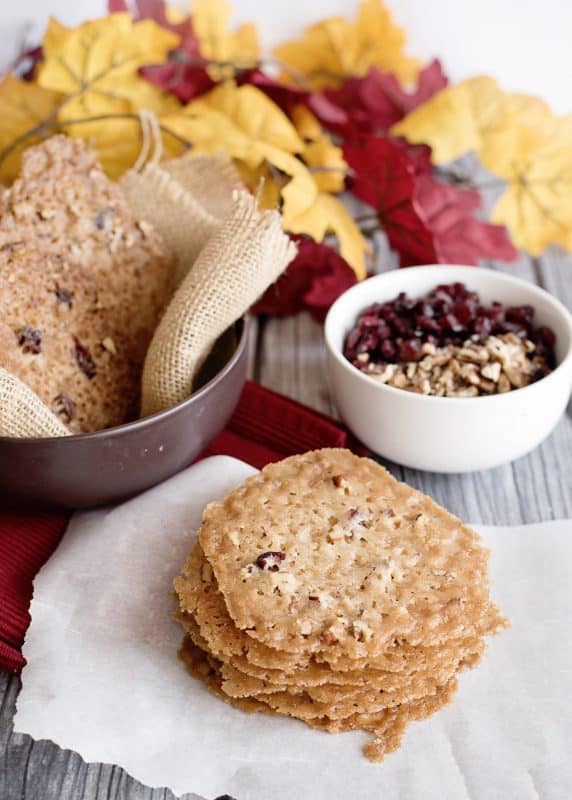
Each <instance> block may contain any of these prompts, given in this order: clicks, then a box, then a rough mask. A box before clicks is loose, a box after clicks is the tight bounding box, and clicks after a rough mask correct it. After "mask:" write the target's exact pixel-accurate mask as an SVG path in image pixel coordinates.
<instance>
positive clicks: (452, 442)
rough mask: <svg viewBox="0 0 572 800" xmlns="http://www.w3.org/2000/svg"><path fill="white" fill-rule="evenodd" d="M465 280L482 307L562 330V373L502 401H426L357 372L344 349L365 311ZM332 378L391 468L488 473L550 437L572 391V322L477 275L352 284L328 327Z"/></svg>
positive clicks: (362, 433) (513, 283) (456, 272)
mask: <svg viewBox="0 0 572 800" xmlns="http://www.w3.org/2000/svg"><path fill="white" fill-rule="evenodd" d="M455 281H460V282H462V283H464V284H466V285H467V286H468V288H469V289H472V290H474V291H476V292H478V293H479V294H480V295H481V298H482V299H483V301H484V302H485V303H487V304H488V303H490V302H492V301H493V300H499V301H500V302H501V303H504V304H505V305H521V304H524V303H527V304H530V305H532V306H533V307H534V309H535V311H536V315H535V324H536V325H549V326H550V327H551V328H552V329H553V330H554V332H555V334H556V337H557V342H556V357H557V361H558V366H557V368H556V369H555V370H554V371H553V372H551V373H550V374H549V375H547V376H546V377H545V378H542V380H539V381H537V382H536V383H533V384H530V385H529V386H526V387H524V388H523V389H516V390H513V391H510V392H507V393H505V394H497V395H490V396H481V397H471V398H451V397H428V396H425V395H421V394H415V393H413V392H406V391H404V390H403V389H395V388H393V387H392V386H386V385H385V384H381V383H379V382H378V381H376V380H375V379H374V378H372V377H370V376H368V375H366V374H365V373H364V372H360V370H358V369H356V368H355V367H354V366H352V364H350V362H349V361H348V360H347V359H346V358H344V356H343V353H342V348H343V344H344V340H345V338H346V335H347V334H348V332H349V331H350V330H351V329H352V327H353V326H354V323H355V321H356V318H357V316H358V314H359V313H360V311H362V310H363V309H364V308H366V307H367V306H368V305H370V304H372V303H376V302H384V301H387V300H391V299H393V298H394V297H395V296H396V295H397V294H398V293H399V292H406V293H407V294H408V295H409V296H411V297H414V298H417V297H421V296H423V295H425V294H427V293H428V292H429V291H431V289H433V288H434V287H435V286H437V284H440V283H454V282H455ZM325 337H326V353H327V364H328V377H329V382H330V388H331V391H332V395H333V399H334V402H335V404H336V406H337V408H338V411H339V412H340V414H341V416H342V417H343V419H344V420H345V422H346V423H347V425H348V426H349V427H350V428H351V430H352V431H353V432H354V433H355V435H356V436H357V437H358V438H359V439H360V440H361V441H362V442H363V443H364V444H365V445H367V446H368V447H369V448H370V449H371V450H373V451H374V452H375V453H378V454H379V455H382V456H385V457H386V458H388V459H391V460H392V461H396V462H397V463H399V464H403V465H405V466H408V467H414V468H417V469H423V470H430V471H433V472H470V471H472V470H479V469H488V468H489V467H495V466H498V465H499V464H503V463H505V462H507V461H512V460H513V459H515V458H518V457H519V456H522V455H524V454H525V453H527V452H529V451H530V450H532V449H533V448H535V447H536V446H537V445H538V444H540V442H541V441H542V440H543V439H545V438H546V437H547V436H548V434H549V433H550V432H551V431H552V430H553V428H554V427H555V425H556V423H557V422H558V420H559V418H560V416H561V415H562V413H563V411H564V409H565V407H566V404H567V402H568V398H569V396H570V391H571V389H572V316H571V315H570V313H569V312H568V311H567V310H566V308H565V307H564V306H563V305H562V303H560V302H559V301H558V300H556V299H555V298H554V297H552V296H551V295H550V294H548V293H547V292H545V291H544V290H543V289H539V288H538V287H537V286H534V285H533V284H531V283H527V282H526V281H523V280H520V279H519V278H514V277H512V276H511V275H507V274H505V273H502V272H496V271H494V270H490V269H483V268H480V267H461V266H443V265H430V266H423V267H410V268H408V269H401V270H393V271H391V272H386V273H383V274H381V275H376V276H374V277H373V278H369V279H368V280H366V281H363V282H362V283H359V284H357V285H356V286H353V287H352V288H351V289H349V290H348V291H347V292H345V293H344V294H343V295H342V296H341V297H339V298H338V300H337V301H336V302H335V303H334V305H333V306H332V307H331V309H330V311H329V313H328V316H327V318H326V323H325Z"/></svg>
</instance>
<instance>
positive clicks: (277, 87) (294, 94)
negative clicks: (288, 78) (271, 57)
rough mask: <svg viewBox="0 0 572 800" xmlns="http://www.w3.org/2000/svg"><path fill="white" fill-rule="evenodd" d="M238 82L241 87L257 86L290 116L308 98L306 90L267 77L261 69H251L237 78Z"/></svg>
mask: <svg viewBox="0 0 572 800" xmlns="http://www.w3.org/2000/svg"><path fill="white" fill-rule="evenodd" d="M236 82H237V84H238V85H239V86H242V85H243V84H245V83H249V84H250V85H251V86H256V88H257V89H260V91H261V92H264V94H265V95H266V96H267V97H269V98H270V99H271V100H272V102H274V103H276V105H277V106H278V107H279V108H281V109H282V111H284V113H285V114H287V115H288V116H290V115H291V111H292V109H293V108H294V107H295V106H296V105H298V104H300V103H302V102H303V101H305V100H306V98H307V96H308V92H307V91H306V90H305V89H301V88H299V87H297V86H290V85H288V84H285V83H283V82H282V81H279V80H277V79H276V78H273V77H271V76H270V75H266V73H265V72H262V70H260V69H250V70H246V71H244V72H242V73H241V74H240V75H238V76H237V79H236Z"/></svg>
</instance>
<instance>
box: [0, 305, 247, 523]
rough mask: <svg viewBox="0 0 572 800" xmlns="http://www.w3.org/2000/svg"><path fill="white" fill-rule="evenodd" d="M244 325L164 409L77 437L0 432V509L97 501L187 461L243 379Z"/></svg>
mask: <svg viewBox="0 0 572 800" xmlns="http://www.w3.org/2000/svg"><path fill="white" fill-rule="evenodd" d="M249 331H250V321H249V319H248V318H246V319H245V320H240V321H239V322H238V323H237V324H236V325H235V326H233V327H232V328H230V329H229V330H227V331H226V333H224V334H223V336H221V338H220V339H219V341H218V342H217V344H216V345H215V347H214V348H213V351H212V353H211V354H210V356H209V358H208V359H207V362H206V364H205V366H204V367H203V369H202V370H201V373H200V375H199V376H198V378H197V380H196V381H195V387H194V391H193V394H192V395H191V396H190V397H189V398H188V399H187V400H184V401H183V402H182V403H179V404H178V405H176V406H174V407H173V408H169V409H167V410H166V411H161V412H159V413H158V414H153V415H152V416H150V417H146V418H145V419H140V420H137V421H135V422H130V423H128V424H126V425H118V426H117V427H115V428H108V429H106V430H102V431H97V432H95V433H87V434H82V435H79V436H65V437H61V438H54V439H13V438H7V437H0V510H2V509H7V508H12V507H15V508H19V509H31V508H34V507H51V508H90V507H92V506H98V505H103V504H105V503H111V502H115V501H118V500H122V499H125V498H127V497H131V496H133V495H135V494H138V493H139V492H142V491H144V490H145V489H148V488H150V487H151V486H154V485H155V484H157V483H160V482H161V481H163V480H165V479H166V478H169V477H170V476H171V475H174V474H175V473H176V472H179V470H181V469H183V468H184V467H186V466H188V465H189V464H190V463H191V462H192V461H193V460H194V459H195V458H196V457H197V456H198V455H199V454H200V453H201V452H202V451H203V450H204V449H205V447H206V446H207V445H208V444H209V442H211V441H212V439H214V437H215V436H216V435H217V433H219V431H221V430H222V428H224V426H225V425H226V423H227V421H228V419H229V417H230V416H231V414H232V412H233V411H234V408H235V406H236V404H237V402H238V398H239V397H240V393H241V391H242V387H243V386H244V382H245V380H246V372H247V367H248V346H247V345H248V337H249Z"/></svg>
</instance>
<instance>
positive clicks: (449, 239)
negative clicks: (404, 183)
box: [413, 173, 518, 265]
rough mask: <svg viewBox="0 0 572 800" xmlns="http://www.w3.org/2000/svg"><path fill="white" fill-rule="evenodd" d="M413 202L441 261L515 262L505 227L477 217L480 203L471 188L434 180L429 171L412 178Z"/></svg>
mask: <svg viewBox="0 0 572 800" xmlns="http://www.w3.org/2000/svg"><path fill="white" fill-rule="evenodd" d="M413 205H414V207H415V209H416V210H417V213H418V214H419V217H420V218H421V219H422V220H423V222H424V224H425V226H426V227H427V228H428V230H429V231H430V233H431V238H432V240H433V248H434V250H435V255H436V261H437V262H438V263H440V264H469V265H470V264H478V262H479V260H480V259H483V258H486V259H498V260H500V261H514V259H516V258H517V257H518V251H517V250H516V249H515V248H514V246H513V245H512V244H511V242H510V239H509V238H508V236H507V232H506V228H504V227H503V226H501V225H491V224H490V223H488V222H483V221H482V220H479V219H477V218H476V217H475V216H474V214H475V213H476V212H477V211H479V209H480V208H481V205H482V200H481V196H480V195H479V193H478V192H477V191H475V190H473V189H461V188H459V187H457V186H451V185H449V184H446V183H442V182H440V181H436V180H435V179H434V178H433V177H432V176H431V175H430V174H429V173H427V174H423V175H418V176H417V177H416V179H415V191H414V195H413Z"/></svg>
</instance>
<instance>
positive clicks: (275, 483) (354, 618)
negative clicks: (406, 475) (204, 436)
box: [198, 449, 489, 660]
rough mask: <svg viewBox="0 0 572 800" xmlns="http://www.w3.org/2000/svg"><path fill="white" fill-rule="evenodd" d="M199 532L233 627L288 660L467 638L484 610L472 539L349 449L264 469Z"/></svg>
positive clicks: (480, 561)
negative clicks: (296, 656)
mask: <svg viewBox="0 0 572 800" xmlns="http://www.w3.org/2000/svg"><path fill="white" fill-rule="evenodd" d="M198 536H199V542H200V544H201V547H202V549H203V551H204V553H205V556H206V558H207V559H208V561H209V563H210V564H211V566H212V569H213V571H214V574H215V576H216V579H217V582H218V587H219V589H220V592H221V593H222V595H223V597H224V600H225V603H226V606H227V608H228V611H229V614H230V616H231V618H232V619H233V621H234V623H235V624H236V626H237V627H238V628H240V629H241V630H243V631H246V632H247V633H248V635H249V636H251V637H252V638H254V639H256V640H258V641H260V642H263V643H264V644H266V645H269V646H273V647H276V648H278V649H281V650H284V651H286V652H290V653H313V654H316V655H324V654H325V655H326V656H327V658H328V660H332V659H333V660H335V659H336V658H338V657H344V656H349V657H350V658H352V659H358V658H368V657H369V658H373V657H374V656H375V655H376V654H381V653H383V652H385V651H386V650H387V647H388V645H389V644H390V643H392V642H395V641H396V640H397V641H402V640H405V641H407V642H408V643H409V644H412V645H417V644H420V643H424V644H432V643H439V641H442V640H443V639H446V638H449V637H451V636H459V635H462V634H463V633H464V632H467V633H469V632H470V631H471V630H473V629H474V626H475V624H476V623H477V622H478V620H479V619H480V617H481V616H482V614H483V612H484V610H485V609H487V608H488V590H489V585H488V583H489V582H488V573H487V568H488V551H487V550H485V548H483V547H482V546H481V544H480V542H479V538H478V536H477V534H476V533H475V532H474V531H472V530H471V529H470V528H469V527H467V526H466V525H464V524H463V523H462V522H461V521H460V520H458V519H457V518H456V517H454V516H453V515H452V514H449V513H448V512H447V511H445V510H444V509H442V508H441V507H440V506H438V505H437V504H436V503H435V502H434V501H433V500H431V499H430V498H428V497H426V496H425V495H423V494H421V493H420V492H417V491H415V490H413V489H411V488H410V487H408V486H406V485H405V484H403V483H399V482H398V481H396V480H395V479H394V478H393V477H392V476H391V475H390V474H389V473H388V472H387V471H386V470H385V469H384V468H383V467H381V466H380V465H379V464H377V463H376V462H374V461H372V460H370V459H367V458H359V457H358V456H356V455H354V454H353V453H351V452H350V451H348V450H341V449H324V450H320V451H314V452H311V453H306V454H304V455H300V456H292V457H291V458H287V459H285V460H284V461H281V462H278V463H276V464H271V465H269V466H268V467H266V468H265V469H263V470H262V472H260V473H259V474H257V475H255V476H253V477H251V478H249V479H248V480H247V481H246V482H245V483H244V484H243V485H242V486H240V487H238V488H237V489H235V490H234V491H233V492H231V493H230V494H229V495H228V496H227V497H226V498H225V500H223V501H222V502H220V503H213V504H211V505H209V506H208V507H207V509H206V510H205V514H204V519H203V525H202V527H201V529H200V531H199V534H198ZM276 553H279V554H280V557H277V556H272V555H271V554H276ZM262 561H264V563H261V562H262Z"/></svg>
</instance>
